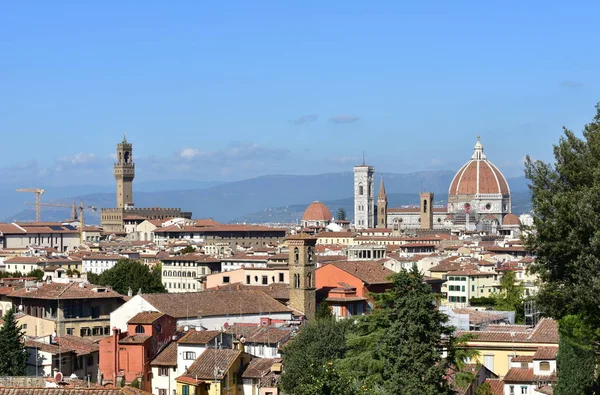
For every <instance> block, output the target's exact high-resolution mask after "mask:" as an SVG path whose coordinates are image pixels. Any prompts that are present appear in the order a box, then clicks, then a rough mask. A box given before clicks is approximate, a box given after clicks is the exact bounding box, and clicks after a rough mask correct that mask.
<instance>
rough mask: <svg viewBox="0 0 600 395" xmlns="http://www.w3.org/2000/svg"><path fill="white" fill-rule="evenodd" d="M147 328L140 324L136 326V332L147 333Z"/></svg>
mask: <svg viewBox="0 0 600 395" xmlns="http://www.w3.org/2000/svg"><path fill="white" fill-rule="evenodd" d="M145 332H146V330H145V329H144V327H143V326H142V325H138V326H136V327H135V333H145Z"/></svg>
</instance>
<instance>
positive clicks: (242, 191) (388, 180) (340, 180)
mask: <svg viewBox="0 0 600 395" xmlns="http://www.w3.org/2000/svg"><path fill="white" fill-rule="evenodd" d="M454 174H455V173H454V171H449V170H448V171H432V172H418V173H408V174H393V173H383V174H380V173H377V174H376V179H375V193H377V192H378V189H379V180H380V178H381V177H382V176H383V178H384V181H385V187H386V191H387V193H388V198H389V201H390V207H393V206H394V205H403V204H417V203H418V193H419V192H420V191H424V190H427V191H433V192H434V193H435V194H436V201H437V200H440V201H441V202H442V203H443V201H444V200H445V199H446V197H445V196H447V193H448V185H450V183H451V181H452V177H454ZM508 181H509V185H510V187H511V190H512V191H513V195H514V194H515V192H518V191H522V190H524V189H526V182H525V179H524V177H519V178H514V179H509V180H508ZM190 184H191V185H193V183H190ZM134 186H136V189H135V192H134V197H135V203H136V206H138V207H157V206H161V207H179V208H181V209H182V210H184V211H192V212H193V215H194V218H204V217H211V218H214V219H215V220H217V221H222V222H244V221H246V222H271V219H272V218H279V216H280V214H277V215H275V213H276V212H277V213H282V212H285V210H286V209H285V207H289V209H288V212H289V213H290V214H291V213H297V212H300V217H301V216H302V215H301V213H302V212H303V211H304V209H305V208H306V206H307V205H308V204H310V202H312V201H314V200H321V201H324V202H326V203H327V204H328V207H329V208H330V210H331V211H332V214H334V215H335V211H336V210H337V208H338V207H344V208H345V209H346V211H347V213H348V217H349V218H351V217H352V210H353V207H352V206H353V205H352V195H353V174H352V173H351V172H344V173H328V174H319V175H267V176H261V177H256V178H252V179H247V180H242V181H234V182H228V183H223V184H218V185H212V186H208V187H206V188H193V189H181V190H163V191H154V192H142V191H140V190H139V189H138V188H137V184H135V183H134ZM14 195H24V196H17V198H21V199H22V200H21V202H23V201H25V200H28V201H31V200H33V199H32V198H33V196H31V197H28V196H27V195H26V194H18V193H14ZM45 196H46V195H44V197H45ZM515 197H516V195H515ZM43 200H44V201H45V202H46V203H49V202H60V203H65V204H71V203H72V202H73V201H77V202H79V201H83V202H84V203H85V204H86V205H93V206H96V207H98V208H101V207H114V205H115V196H114V193H112V192H104V190H103V191H102V192H101V193H90V194H81V195H77V196H75V197H69V198H57V199H53V200H52V201H50V200H49V199H43ZM513 200H515V199H513ZM515 203H516V202H515ZM21 204H22V203H21ZM295 206H298V207H295ZM21 207H22V206H21ZM300 207H301V210H300ZM15 211H16V210H15ZM13 212H14V211H13ZM9 213H10V212H9ZM259 213H264V216H263V215H260V214H259ZM5 215H6V216H7V218H6V220H7V221H12V220H14V219H16V220H31V219H33V218H34V207H33V206H27V209H26V210H22V211H20V212H17V213H16V214H13V215H8V213H7V214H5ZM294 215H296V216H297V214H293V215H292V216H294ZM69 216H70V210H69V209H58V208H51V207H42V219H43V220H45V221H51V220H63V219H66V218H68V217H69ZM263 217H264V219H262V220H261V218H263ZM283 217H285V218H288V217H290V215H288V214H285V215H283ZM298 218H299V217H298ZM250 219H252V220H250ZM86 222H87V223H99V212H96V213H93V212H91V211H90V212H86ZM273 222H282V221H273ZM292 222H293V221H292Z"/></svg>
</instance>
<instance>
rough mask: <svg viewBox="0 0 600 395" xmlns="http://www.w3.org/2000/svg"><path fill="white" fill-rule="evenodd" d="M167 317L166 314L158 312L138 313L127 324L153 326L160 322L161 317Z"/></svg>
mask: <svg viewBox="0 0 600 395" xmlns="http://www.w3.org/2000/svg"><path fill="white" fill-rule="evenodd" d="M163 315H165V313H160V312H158V311H142V312H141V313H137V314H136V315H134V316H133V317H131V319H130V320H129V321H127V324H147V325H149V324H152V323H154V321H156V320H158V319H159V318H160V317H162V316H163Z"/></svg>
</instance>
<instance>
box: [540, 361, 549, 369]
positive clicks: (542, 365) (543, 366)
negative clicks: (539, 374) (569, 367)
mask: <svg viewBox="0 0 600 395" xmlns="http://www.w3.org/2000/svg"><path fill="white" fill-rule="evenodd" d="M540 370H543V371H548V370H550V362H546V361H544V362H540Z"/></svg>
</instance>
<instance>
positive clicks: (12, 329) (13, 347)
mask: <svg viewBox="0 0 600 395" xmlns="http://www.w3.org/2000/svg"><path fill="white" fill-rule="evenodd" d="M3 319H4V325H2V328H1V329H0V355H2V357H1V358H0V376H25V370H26V367H27V351H25V346H24V344H23V330H22V328H21V326H18V325H17V320H16V319H15V315H14V312H13V309H10V310H8V311H7V312H6V314H5V315H4V318H3Z"/></svg>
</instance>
